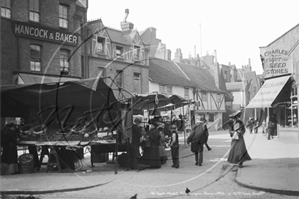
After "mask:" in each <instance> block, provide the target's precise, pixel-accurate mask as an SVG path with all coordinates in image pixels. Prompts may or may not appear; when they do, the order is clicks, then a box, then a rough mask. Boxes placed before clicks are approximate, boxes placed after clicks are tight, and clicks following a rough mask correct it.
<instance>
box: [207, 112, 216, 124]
mask: <svg viewBox="0 0 300 199" xmlns="http://www.w3.org/2000/svg"><path fill="white" fill-rule="evenodd" d="M208 121H209V122H213V121H215V114H213V113H209V114H208Z"/></svg>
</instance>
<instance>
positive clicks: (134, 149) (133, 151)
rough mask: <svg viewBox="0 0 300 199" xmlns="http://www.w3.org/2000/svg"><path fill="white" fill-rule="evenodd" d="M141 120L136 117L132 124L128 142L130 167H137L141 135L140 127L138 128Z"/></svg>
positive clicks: (134, 168) (135, 168)
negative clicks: (130, 139) (130, 140)
mask: <svg viewBox="0 0 300 199" xmlns="http://www.w3.org/2000/svg"><path fill="white" fill-rule="evenodd" d="M141 122H142V121H141V120H140V119H139V118H136V119H135V120H134V124H133V126H132V142H131V143H130V144H129V151H128V154H129V159H130V160H129V167H130V169H133V170H137V169H138V159H137V158H138V157H139V156H140V152H139V147H140V138H141V137H142V133H141V131H142V129H141V128H140V126H139V125H140V124H141Z"/></svg>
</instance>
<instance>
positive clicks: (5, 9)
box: [1, 0, 11, 19]
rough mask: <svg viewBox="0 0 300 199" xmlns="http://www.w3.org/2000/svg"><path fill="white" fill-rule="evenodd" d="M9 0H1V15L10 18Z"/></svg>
mask: <svg viewBox="0 0 300 199" xmlns="http://www.w3.org/2000/svg"><path fill="white" fill-rule="evenodd" d="M10 3H11V2H10V0H1V17H5V18H9V19H10V18H11V7H10Z"/></svg>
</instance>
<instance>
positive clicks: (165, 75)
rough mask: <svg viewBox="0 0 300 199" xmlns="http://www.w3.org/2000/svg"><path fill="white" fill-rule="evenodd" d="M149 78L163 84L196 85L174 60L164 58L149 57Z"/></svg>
mask: <svg viewBox="0 0 300 199" xmlns="http://www.w3.org/2000/svg"><path fill="white" fill-rule="evenodd" d="M149 78H151V80H152V81H153V82H155V83H158V84H161V85H176V86H184V87H195V85H194V84H193V82H191V81H189V79H188V78H187V77H186V76H185V75H184V73H183V72H182V71H181V70H180V68H179V67H178V66H177V65H176V64H175V63H174V62H173V61H167V60H163V59H157V58H150V59H149Z"/></svg>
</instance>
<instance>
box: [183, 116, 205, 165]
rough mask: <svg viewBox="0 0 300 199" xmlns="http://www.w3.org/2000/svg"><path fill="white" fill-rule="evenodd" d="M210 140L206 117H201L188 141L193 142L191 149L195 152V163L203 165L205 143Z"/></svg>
mask: <svg viewBox="0 0 300 199" xmlns="http://www.w3.org/2000/svg"><path fill="white" fill-rule="evenodd" d="M207 140H208V129H207V126H206V124H205V119H204V118H201V119H200V120H199V121H198V122H197V123H196V125H195V126H194V128H193V129H192V132H191V134H190V135H189V137H188V140H187V143H188V144H189V143H191V151H192V152H193V153H194V154H195V161H196V163H195V165H198V166H202V163H203V145H204V144H206V143H207ZM209 150H210V149H209Z"/></svg>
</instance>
